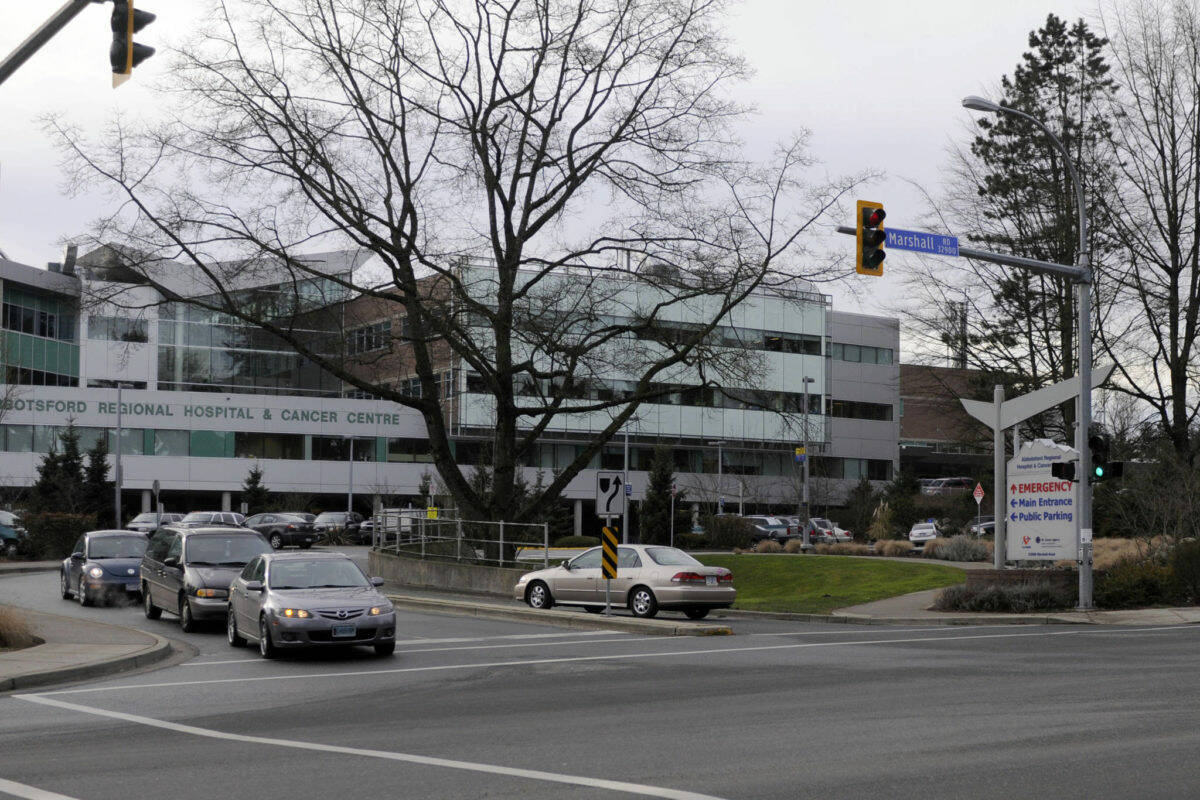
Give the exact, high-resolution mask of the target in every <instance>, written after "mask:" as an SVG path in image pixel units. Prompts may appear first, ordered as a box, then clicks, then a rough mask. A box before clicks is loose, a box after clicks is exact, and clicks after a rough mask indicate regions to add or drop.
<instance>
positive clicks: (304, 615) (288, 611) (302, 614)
mask: <svg viewBox="0 0 1200 800" xmlns="http://www.w3.org/2000/svg"><path fill="white" fill-rule="evenodd" d="M279 613H280V614H282V615H283V616H285V617H292V618H295V619H308V618H309V617H311V616H312V614H310V613H308V612H307V611H305V610H304V609H303V608H284V609H280V611H279Z"/></svg>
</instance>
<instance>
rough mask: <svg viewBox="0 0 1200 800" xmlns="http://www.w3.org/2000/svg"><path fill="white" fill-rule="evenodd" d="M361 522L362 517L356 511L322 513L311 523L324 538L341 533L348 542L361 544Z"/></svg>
mask: <svg viewBox="0 0 1200 800" xmlns="http://www.w3.org/2000/svg"><path fill="white" fill-rule="evenodd" d="M362 521H363V515H362V514H359V513H358V512H357V511H322V512H321V513H320V514H317V518H316V519H315V520H314V521H313V528H314V529H315V530H316V531H317V533H321V534H325V535H326V536H329V535H330V534H335V533H338V532H341V533H344V534H345V537H346V538H347V539H348V540H349V541H351V542H360V543H361V542H362Z"/></svg>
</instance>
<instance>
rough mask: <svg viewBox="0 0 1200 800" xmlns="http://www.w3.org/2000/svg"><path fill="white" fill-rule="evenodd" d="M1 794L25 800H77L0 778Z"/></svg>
mask: <svg viewBox="0 0 1200 800" xmlns="http://www.w3.org/2000/svg"><path fill="white" fill-rule="evenodd" d="M0 794H7V795H12V796H13V797H22V798H25V800H76V798H74V797H67V796H66V795H65V794H56V793H55V792H47V791H46V790H45V789H38V788H37V787H35V786H26V785H25V784H23V783H17V782H15V781H6V780H4V778H0Z"/></svg>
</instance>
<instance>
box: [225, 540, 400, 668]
mask: <svg viewBox="0 0 1200 800" xmlns="http://www.w3.org/2000/svg"><path fill="white" fill-rule="evenodd" d="M382 584H383V580H382V579H380V578H368V577H367V576H366V575H365V574H364V573H363V571H362V570H361V569H359V567H358V565H357V564H355V563H354V562H353V561H352V560H350V558H349V557H347V556H345V555H343V554H341V553H296V552H292V553H266V554H264V555H260V556H258V557H256V558H255V559H253V560H252V561H250V562H249V563H248V564H246V568H245V569H244V570H242V574H241V575H239V576H238V577H237V578H236V579H235V580H234V582H233V585H232V586H230V587H229V614H228V616H227V618H226V623H225V629H226V634H227V637H228V640H229V645H230V646H231V647H240V646H242V645H244V644H245V643H246V640H247V639H250V640H253V641H255V642H257V643H258V652H259V654H260V655H261V656H262V657H263V658H274V657H275V655H276V654H277V653H278V652H279V651H280V650H282V649H292V648H304V647H329V646H339V645H340V646H345V645H368V646H371V647H374V648H375V653H376V654H377V655H380V656H390V655H391V654H392V653H393V652H395V650H396V612H395V610H394V609H393V608H392V604H391V603H390V602H388V599H387V598H386V597H384V596H383V595H382V594H380V593H379V591H378V589H377V588H376V587H377V586H381V585H382Z"/></svg>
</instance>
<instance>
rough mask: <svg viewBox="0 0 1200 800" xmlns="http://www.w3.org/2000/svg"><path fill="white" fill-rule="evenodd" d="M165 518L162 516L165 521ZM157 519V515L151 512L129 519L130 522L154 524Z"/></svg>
mask: <svg viewBox="0 0 1200 800" xmlns="http://www.w3.org/2000/svg"><path fill="white" fill-rule="evenodd" d="M166 518H167V517H166V515H165V514H164V515H163V519H166ZM157 519H158V515H157V514H155V513H154V512H153V511H147V512H146V513H144V514H138V515H137V516H136V517H134V518H133V519H131V520H130V522H154V521H155V520H157Z"/></svg>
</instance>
